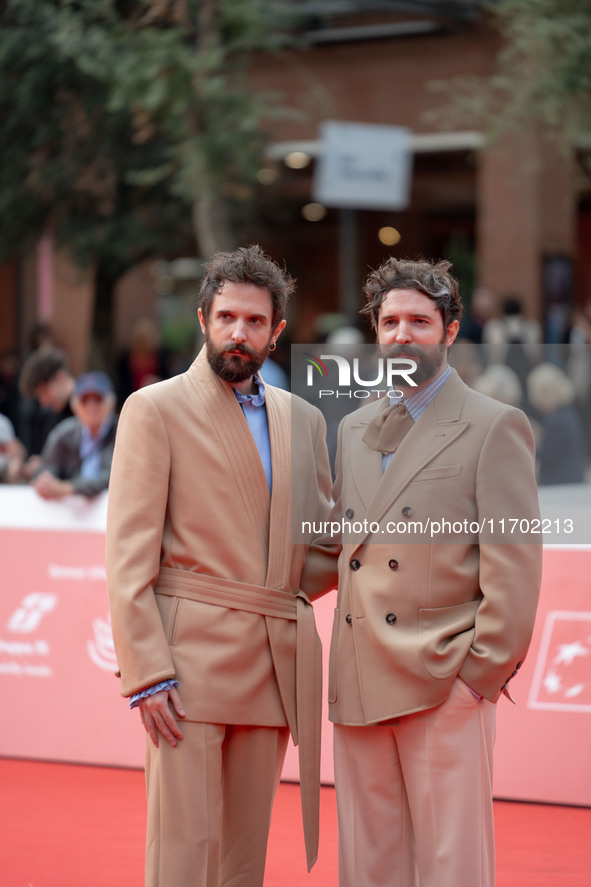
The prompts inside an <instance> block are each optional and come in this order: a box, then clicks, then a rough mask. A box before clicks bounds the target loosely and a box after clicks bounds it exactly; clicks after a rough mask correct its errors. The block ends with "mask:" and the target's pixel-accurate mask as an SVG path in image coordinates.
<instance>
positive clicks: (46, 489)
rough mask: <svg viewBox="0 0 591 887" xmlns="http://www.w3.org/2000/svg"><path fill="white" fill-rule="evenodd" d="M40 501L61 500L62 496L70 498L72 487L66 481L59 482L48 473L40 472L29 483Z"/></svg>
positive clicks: (72, 491)
mask: <svg viewBox="0 0 591 887" xmlns="http://www.w3.org/2000/svg"><path fill="white" fill-rule="evenodd" d="M31 486H33V487H35V490H36V491H37V493H38V494H39V495H40V496H41V498H42V499H63V498H64V496H72V495H73V494H74V487H73V486H72V484H71V483H70V482H69V481H67V480H59V478H57V477H55V476H54V475H53V474H52V473H51V472H50V471H42V472H41V474H39V475H37V477H36V478H35V479H34V480H33V481H32V482H31Z"/></svg>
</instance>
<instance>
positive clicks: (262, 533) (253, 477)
mask: <svg viewBox="0 0 591 887" xmlns="http://www.w3.org/2000/svg"><path fill="white" fill-rule="evenodd" d="M188 376H189V380H190V382H191V384H192V386H193V388H194V389H195V392H196V394H197V396H198V398H199V400H200V401H201V404H202V408H203V409H204V410H205V411H206V412H207V414H208V417H209V421H210V422H211V425H212V428H213V430H214V431H215V432H216V433H217V435H218V438H219V441H220V447H221V448H222V449H223V450H224V453H225V456H226V458H227V462H228V468H229V470H230V471H231V472H232V473H233V476H234V481H235V484H236V493H237V498H238V497H239V499H240V504H239V505H238V506H237V507H242V508H244V520H245V521H246V522H248V525H249V526H250V527H251V528H252V531H253V534H254V535H255V537H256V538H257V541H258V543H259V545H260V546H261V548H262V551H263V552H264V554H265V556H267V554H268V546H269V488H268V486H267V479H266V477H265V471H264V468H263V464H262V462H261V457H260V455H259V451H258V449H257V445H256V443H255V442H254V438H253V436H252V433H251V430H250V428H249V427H248V423H247V421H246V419H245V418H244V413H243V412H242V408H241V406H240V404H239V403H238V401H237V400H236V395H235V394H234V391H233V390H232V387H231V386H230V385H228V384H227V382H223V381H222V380H221V379H220V378H219V376H217V375H216V374H215V373H214V372H213V370H212V369H211V367H210V366H209V363H208V361H207V355H206V351H205V348H202V349H201V351H200V352H199V355H198V356H197V358H196V360H195V361H194V362H193V363H192V365H191V366H190V367H189V370H188ZM271 448H273V441H271ZM273 483H275V466H274V465H273Z"/></svg>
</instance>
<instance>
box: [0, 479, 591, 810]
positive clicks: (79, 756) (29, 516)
mask: <svg viewBox="0 0 591 887" xmlns="http://www.w3.org/2000/svg"><path fill="white" fill-rule="evenodd" d="M553 495H554V496H556V495H557V493H556V491H554V493H553ZM106 502H107V497H106V494H104V495H102V496H99V497H97V498H96V499H94V500H92V501H91V502H90V503H89V502H87V501H86V500H83V499H81V498H79V497H72V498H71V499H68V500H65V501H63V502H61V503H48V502H44V501H43V500H41V499H39V497H38V496H37V494H36V493H35V492H34V491H33V490H32V489H28V488H21V487H0V568H1V573H0V575H1V576H2V594H1V595H0V689H1V691H2V700H3V703H4V718H3V724H2V730H1V731H0V755H3V756H9V757H23V758H34V759H44V760H58V761H70V762H74V763H91V764H104V765H118V766H130V767H141V766H143V758H144V732H143V729H142V727H141V725H140V723H139V718H138V715H137V712H130V711H129V710H128V703H127V700H124V699H122V698H121V697H120V695H119V683H118V680H117V679H116V678H115V677H114V672H115V670H116V662H115V655H114V651H113V641H112V637H111V630H110V622H109V612H108V600H107V590H106V583H105V570H104V527H105V515H106ZM588 526H591V524H588ZM589 576H591V546H576V547H572V548H567V547H564V546H552V545H550V546H548V547H547V548H546V549H545V552H544V578H543V586H542V595H541V600H540V607H539V612H538V619H537V622H536V629H535V632H534V637H533V641H532V645H531V649H530V652H529V655H528V658H527V659H526V662H525V664H524V666H523V668H522V669H521V670H520V673H519V676H518V677H517V678H515V680H514V682H513V684H512V692H513V695H514V696H515V698H516V700H517V702H518V705H517V706H513V705H511V703H509V702H508V701H507V700H506V699H504V698H503V699H501V700H500V702H499V706H498V731H497V746H496V755H495V795H496V796H497V797H500V798H511V799H515V800H529V801H546V802H553V803H565V804H583V805H591V769H590V768H589V767H588V766H587V758H588V754H589V748H591V593H590V587H589ZM334 605H335V594H330V595H327V596H326V597H325V598H323V599H322V600H321V601H318V602H317V604H316V605H315V610H316V619H317V624H318V631H319V634H320V636H321V638H322V641H323V645H324V667H325V687H326V682H327V680H326V669H327V660H328V647H329V642H330V633H331V625H332V611H333V607H334ZM324 696H326V694H324ZM326 709H327V706H326V701H324V713H325V718H324V725H323V739H322V765H321V777H322V781H323V782H324V783H328V784H331V783H332V782H333V769H332V728H331V726H330V725H329V724H328V721H327V718H326ZM283 775H284V778H285V779H288V780H294V781H297V779H298V766H297V751H296V749H294V748H293V746H290V748H289V750H288V755H287V759H286V763H285V768H284V773H283Z"/></svg>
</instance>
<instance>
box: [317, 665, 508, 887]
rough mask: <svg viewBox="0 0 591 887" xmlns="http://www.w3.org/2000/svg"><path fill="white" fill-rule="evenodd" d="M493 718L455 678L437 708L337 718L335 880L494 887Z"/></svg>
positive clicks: (352, 885) (405, 886) (386, 885)
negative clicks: (390, 717) (375, 717)
mask: <svg viewBox="0 0 591 887" xmlns="http://www.w3.org/2000/svg"><path fill="white" fill-rule="evenodd" d="M495 724H496V706H495V705H494V704H493V703H491V702H488V701H487V700H483V701H482V702H477V701H476V699H474V697H473V696H472V694H471V692H470V690H469V689H468V687H467V686H466V685H465V684H464V683H463V682H462V681H461V680H460V679H456V681H455V683H454V685H453V688H452V693H451V695H450V698H449V699H448V700H447V701H446V702H445V703H444V704H443V705H441V706H439V707H438V708H434V709H430V710H429V711H425V712H419V713H418V714H413V715H407V716H405V717H401V718H399V719H396V720H394V721H391V722H388V724H387V725H381V724H380V725H376V726H364V727H343V726H339V725H335V731H334V754H335V782H336V795H337V812H338V834H339V887H413V885H414V887H416V885H419V887H493V885H494V878H495V872H494V823H493V805H492V755H493V746H494V739H495Z"/></svg>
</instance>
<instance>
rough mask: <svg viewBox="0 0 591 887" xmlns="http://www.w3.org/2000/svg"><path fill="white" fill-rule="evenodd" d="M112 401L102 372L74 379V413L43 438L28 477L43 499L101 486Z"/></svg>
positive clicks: (106, 472)
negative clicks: (34, 471)
mask: <svg viewBox="0 0 591 887" xmlns="http://www.w3.org/2000/svg"><path fill="white" fill-rule="evenodd" d="M115 403H116V397H115V390H114V388H113V385H112V383H111V380H110V379H109V377H108V376H107V374H106V373H103V372H91V373H84V375H82V376H79V377H78V379H76V382H75V384H74V388H73V390H72V397H71V400H70V404H71V407H72V412H73V413H74V415H73V417H72V418H71V419H65V420H64V421H63V422H60V424H59V425H58V426H56V428H54V429H53V431H52V432H51V434H50V435H49V437H48V438H47V442H46V444H45V446H44V447H43V451H42V453H41V460H42V463H43V468H42V470H41V471H40V473H39V474H38V475H36V477H35V478H34V479H33V486H34V487H35V490H36V491H37V493H38V494H39V495H40V496H41V497H42V498H43V499H62V498H64V497H65V496H72V495H75V494H78V495H81V496H95V495H96V494H97V493H100V492H102V491H103V490H106V489H107V487H108V485H109V477H110V473H111V460H112V458H113V446H114V443H115V429H116V426H117V417H116V415H115Z"/></svg>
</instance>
